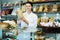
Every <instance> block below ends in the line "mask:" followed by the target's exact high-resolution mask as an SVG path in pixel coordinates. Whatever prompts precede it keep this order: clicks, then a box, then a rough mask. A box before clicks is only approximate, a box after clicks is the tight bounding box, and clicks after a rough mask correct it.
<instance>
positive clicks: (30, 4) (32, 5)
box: [25, 2, 33, 6]
mask: <svg viewBox="0 0 60 40" xmlns="http://www.w3.org/2000/svg"><path fill="white" fill-rule="evenodd" d="M26 4H30V5H31V6H33V5H32V3H31V2H26V3H25V5H26Z"/></svg>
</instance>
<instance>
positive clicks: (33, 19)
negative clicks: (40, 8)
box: [17, 12, 37, 40]
mask: <svg viewBox="0 0 60 40" xmlns="http://www.w3.org/2000/svg"><path fill="white" fill-rule="evenodd" d="M23 14H24V17H25V18H26V19H27V20H28V23H29V25H27V24H26V23H25V22H24V21H22V20H19V21H20V23H21V28H23V27H28V28H27V29H26V30H24V31H23V32H20V34H19V35H18V37H17V39H19V40H29V38H28V37H30V32H33V33H34V32H35V31H37V28H36V27H37V15H36V14H34V13H32V12H31V13H27V12H25V13H23ZM19 21H18V22H17V23H19ZM21 35H22V36H21ZM24 36H25V37H24Z"/></svg>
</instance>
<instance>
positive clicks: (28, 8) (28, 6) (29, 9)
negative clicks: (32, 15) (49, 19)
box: [26, 3, 32, 12]
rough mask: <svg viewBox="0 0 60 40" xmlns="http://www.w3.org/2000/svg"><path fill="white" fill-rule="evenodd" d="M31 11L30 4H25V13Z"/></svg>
mask: <svg viewBox="0 0 60 40" xmlns="http://www.w3.org/2000/svg"><path fill="white" fill-rule="evenodd" d="M31 9H32V6H31V4H29V3H27V4H26V11H27V12H30V11H31Z"/></svg>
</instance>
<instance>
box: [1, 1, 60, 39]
mask: <svg viewBox="0 0 60 40" xmlns="http://www.w3.org/2000/svg"><path fill="white" fill-rule="evenodd" d="M27 1H30V2H31V3H32V4H33V9H32V11H33V13H35V14H36V15H37V16H38V19H37V25H38V26H37V29H38V30H37V31H36V32H35V33H34V38H32V37H31V38H32V40H33V39H34V40H60V0H1V1H0V27H1V28H0V40H16V37H17V35H18V31H17V18H18V16H17V14H16V10H17V9H19V8H22V11H23V12H25V5H24V4H25V2H27Z"/></svg>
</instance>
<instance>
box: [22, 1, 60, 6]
mask: <svg viewBox="0 0 60 40" xmlns="http://www.w3.org/2000/svg"><path fill="white" fill-rule="evenodd" d="M31 3H32V4H42V3H54V4H56V3H60V1H46V2H45V1H43V2H31ZM24 4H25V3H22V4H21V5H24Z"/></svg>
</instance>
